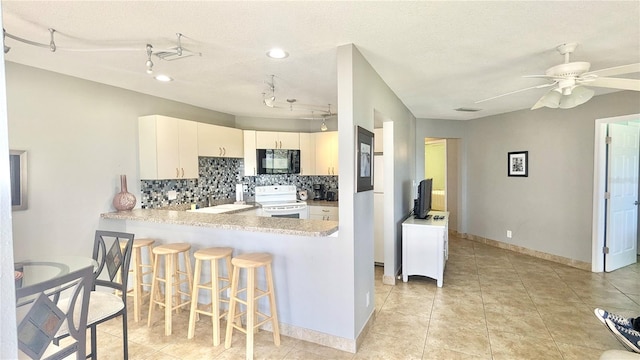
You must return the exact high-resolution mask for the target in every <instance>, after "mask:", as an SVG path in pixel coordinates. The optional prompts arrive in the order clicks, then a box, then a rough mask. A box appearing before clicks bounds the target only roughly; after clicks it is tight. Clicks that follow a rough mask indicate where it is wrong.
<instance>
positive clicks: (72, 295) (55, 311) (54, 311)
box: [16, 266, 94, 360]
mask: <svg viewBox="0 0 640 360" xmlns="http://www.w3.org/2000/svg"><path fill="white" fill-rule="evenodd" d="M93 281H94V277H93V267H92V266H88V267H85V268H83V269H80V270H76V271H74V272H71V273H67V274H64V275H61V276H57V277H55V278H53V279H50V280H47V281H43V282H41V283H38V284H35V285H32V286H27V287H21V288H18V289H16V300H17V302H16V304H17V308H16V318H17V322H18V349H19V350H20V352H21V354H20V358H22V357H23V356H25V355H26V356H28V357H29V358H31V359H41V358H43V357H46V358H47V359H63V358H67V357H69V356H71V355H72V354H74V353H75V355H76V359H77V360H81V359H85V355H86V346H87V339H86V337H87V330H86V329H87V316H88V310H89V297H90V294H91V287H92V283H93ZM61 293H63V294H64V297H65V299H67V300H65V301H60V298H61V297H60V294H61ZM61 330H62V331H64V332H66V333H67V334H68V336H70V337H71V338H73V341H71V342H70V343H69V344H67V345H65V346H56V345H57V344H55V343H54V340H55V337H56V334H57V333H58V332H59V331H61Z"/></svg>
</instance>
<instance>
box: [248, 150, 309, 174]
mask: <svg viewBox="0 0 640 360" xmlns="http://www.w3.org/2000/svg"><path fill="white" fill-rule="evenodd" d="M256 153H257V155H258V159H257V160H258V161H257V163H258V175H263V174H300V150H284V149H258V150H256Z"/></svg>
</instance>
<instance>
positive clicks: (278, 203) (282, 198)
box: [255, 185, 309, 219]
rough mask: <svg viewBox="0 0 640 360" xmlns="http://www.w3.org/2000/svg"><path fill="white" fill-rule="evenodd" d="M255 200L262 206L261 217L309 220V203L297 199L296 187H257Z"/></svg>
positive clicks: (259, 212)
mask: <svg viewBox="0 0 640 360" xmlns="http://www.w3.org/2000/svg"><path fill="white" fill-rule="evenodd" d="M255 199H256V203H258V204H260V210H259V211H258V214H260V216H267V217H283V218H295V219H308V218H309V209H308V208H307V203H306V202H305V201H301V200H298V199H297V189H296V187H295V186H294V185H271V186H256V197H255Z"/></svg>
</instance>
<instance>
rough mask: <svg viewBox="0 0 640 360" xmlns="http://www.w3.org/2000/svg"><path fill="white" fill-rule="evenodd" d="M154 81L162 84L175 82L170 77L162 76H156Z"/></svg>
mask: <svg viewBox="0 0 640 360" xmlns="http://www.w3.org/2000/svg"><path fill="white" fill-rule="evenodd" d="M154 79H156V80H158V81H162V82H169V81H173V78H171V77H170V76H167V75H162V74H160V75H156V76H154Z"/></svg>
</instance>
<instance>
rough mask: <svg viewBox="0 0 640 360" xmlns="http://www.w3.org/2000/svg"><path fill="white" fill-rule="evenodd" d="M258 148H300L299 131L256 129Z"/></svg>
mask: <svg viewBox="0 0 640 360" xmlns="http://www.w3.org/2000/svg"><path fill="white" fill-rule="evenodd" d="M256 148H257V149H287V150H298V149H300V136H299V134H298V133H297V132H277V131H256Z"/></svg>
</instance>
